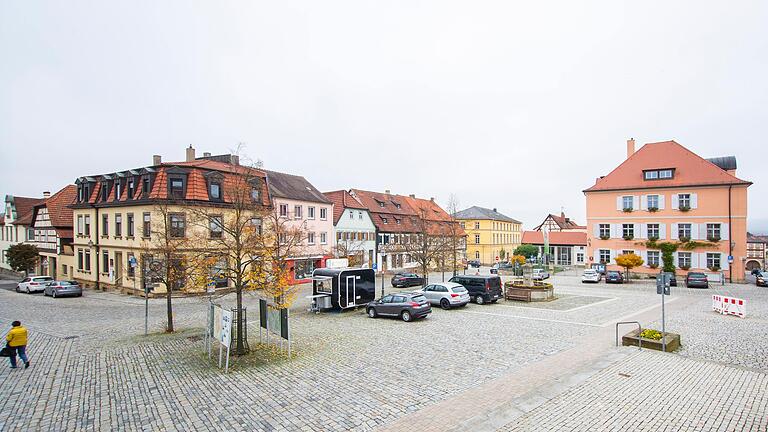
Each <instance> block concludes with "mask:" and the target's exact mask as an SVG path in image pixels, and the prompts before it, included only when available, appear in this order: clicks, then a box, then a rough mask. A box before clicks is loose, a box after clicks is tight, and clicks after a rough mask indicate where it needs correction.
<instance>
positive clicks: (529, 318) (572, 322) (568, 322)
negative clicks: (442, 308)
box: [462, 311, 602, 327]
mask: <svg viewBox="0 0 768 432" xmlns="http://www.w3.org/2000/svg"><path fill="white" fill-rule="evenodd" d="M462 313H469V314H477V315H490V316H498V317H503V318H518V319H526V320H531V321H545V322H551V323H559V324H572V325H582V326H588V327H602V326H601V325H598V324H589V323H583V322H575V321H563V320H555V319H547V318H534V317H527V316H521V315H506V314H497V313H491V312H475V311H462Z"/></svg>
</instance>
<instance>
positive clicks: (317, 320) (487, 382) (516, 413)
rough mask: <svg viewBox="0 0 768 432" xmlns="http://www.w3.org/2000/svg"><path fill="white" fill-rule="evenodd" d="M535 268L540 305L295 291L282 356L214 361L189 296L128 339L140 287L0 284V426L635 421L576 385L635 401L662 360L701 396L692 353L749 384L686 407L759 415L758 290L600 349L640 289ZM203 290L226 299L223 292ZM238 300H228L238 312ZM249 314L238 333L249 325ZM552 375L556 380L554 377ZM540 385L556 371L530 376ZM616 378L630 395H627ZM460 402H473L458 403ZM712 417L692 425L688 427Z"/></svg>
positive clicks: (354, 426) (634, 306)
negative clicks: (371, 314) (443, 303)
mask: <svg viewBox="0 0 768 432" xmlns="http://www.w3.org/2000/svg"><path fill="white" fill-rule="evenodd" d="M553 281H554V282H555V284H556V285H555V286H556V290H557V291H556V292H558V293H560V294H561V298H560V299H559V300H557V301H555V302H552V303H551V304H549V305H545V306H544V307H541V306H542V305H521V304H519V303H517V302H499V303H497V304H492V305H483V306H478V305H475V304H470V305H468V306H467V307H465V308H461V309H457V310H448V311H444V310H440V309H435V310H434V311H433V313H432V314H431V316H430V317H429V318H427V319H426V320H421V321H417V322H414V323H404V322H401V321H398V320H392V319H370V318H368V317H367V316H366V315H365V312H364V311H363V310H357V311H348V312H341V313H323V314H312V313H307V312H306V311H305V308H306V300H305V299H303V298H301V299H300V301H299V302H298V304H297V306H296V308H295V309H294V311H293V312H292V316H293V321H292V323H293V329H292V332H293V335H294V347H295V351H296V353H297V356H296V358H295V359H293V360H291V361H287V360H285V359H280V358H277V357H265V359H266V360H264V361H261V362H260V363H258V364H249V365H244V364H238V363H237V362H233V365H232V369H231V371H230V373H229V374H228V375H224V374H223V373H222V372H221V371H220V370H218V369H216V368H215V367H214V366H213V362H209V361H208V359H207V356H206V355H205V354H204V352H203V342H202V340H201V339H200V336H201V334H202V332H203V322H204V319H205V310H206V309H205V307H206V306H205V305H206V302H207V300H206V299H204V298H188V299H177V300H175V318H176V322H177V326H178V328H179V329H180V331H179V332H178V333H177V334H175V335H170V336H168V335H162V334H158V333H159V332H161V330H162V325H163V312H164V303H163V301H162V300H152V301H151V307H150V316H151V322H150V323H151V325H150V329H151V332H152V333H153V334H152V335H151V336H150V337H148V338H144V337H143V336H141V335H142V333H143V304H144V303H143V300H142V299H139V298H134V297H125V296H120V295H116V294H111V293H103V292H92V291H87V292H86V294H85V296H84V297H83V298H72V299H51V298H47V297H43V296H42V295H26V294H17V293H15V292H12V291H9V290H7V289H2V290H0V317H2V319H3V320H4V322H9V321H11V320H13V319H20V320H22V321H23V322H24V324H25V325H26V326H27V327H28V328H29V330H30V334H31V339H30V343H29V354H30V359H31V361H32V364H33V366H32V368H30V369H28V370H23V369H17V370H11V369H7V368H3V369H0V371H2V372H0V373H1V374H2V375H1V376H2V378H0V379H1V380H2V383H1V384H0V396H2V397H1V398H0V412H1V413H2V414H3V415H2V416H0V430H14V429H18V430H115V429H122V430H265V431H272V430H286V431H291V430H317V431H325V430H360V431H366V430H374V429H386V430H400V429H403V428H405V427H406V425H409V424H411V425H413V424H415V425H421V424H422V423H423V424H424V427H423V429H424V430H494V429H497V428H507V429H509V428H513V430H537V429H539V427H538V426H537V425H541V426H542V428H543V429H551V430H567V429H568V428H567V427H565V426H566V424H565V423H560V420H561V418H560V417H559V416H561V415H565V414H561V413H566V412H568V411H564V410H563V408H562V406H563V404H567V405H568V406H569V407H570V406H573V407H581V410H584V411H587V412H588V411H589V410H598V411H600V410H605V409H608V410H613V411H610V412H609V413H605V415H602V416H601V417H599V418H601V419H602V421H603V423H604V426H605V428H606V430H610V429H612V428H614V426H616V427H620V426H622V425H624V426H626V425H627V424H632V423H626V422H628V421H629V422H631V421H637V419H636V418H634V417H632V416H633V414H632V413H628V412H625V411H626V410H625V409H624V408H623V407H624V405H617V406H616V407H613V406H611V405H610V404H605V405H599V404H596V402H595V401H594V397H593V396H592V394H591V393H590V392H588V391H586V390H585V388H586V387H584V386H589V385H591V384H588V383H589V382H590V381H589V380H598V381H599V382H600V383H601V384H600V385H601V386H602V392H603V393H605V394H608V395H610V394H615V395H616V397H617V398H618V399H617V400H619V401H621V400H625V399H621V398H620V397H619V396H621V397H625V398H626V400H627V402H626V403H627V404H629V403H634V402H635V399H632V398H637V400H640V399H644V398H645V399H647V398H649V397H650V398H654V397H658V390H654V389H653V388H652V385H651V384H650V383H651V381H647V382H646V381H645V380H646V379H647V378H646V375H644V374H643V373H638V372H637V369H638V368H639V369H642V367H641V366H642V365H643V364H645V363H647V364H648V365H651V364H654V362H656V363H659V364H662V365H664V366H665V367H669V370H671V371H673V372H674V374H675V380H677V381H676V382H678V381H679V383H680V385H679V386H678V388H680V389H685V388H687V387H686V386H688V387H689V391H690V392H694V393H696V394H701V395H708V394H709V393H706V392H704V390H702V388H703V387H702V386H703V385H704V384H706V383H705V382H704V381H702V380H701V378H698V377H697V376H695V372H696V371H697V370H698V369H702V368H704V367H709V368H712V369H711V370H712V371H713V373H729V374H732V375H733V376H734V377H736V379H738V380H745V381H744V382H749V383H750V384H749V386H739V385H734V386H733V388H732V389H730V390H729V392H730V393H729V395H732V396H729V397H738V400H739V402H738V403H736V402H734V403H733V404H731V403H729V404H727V406H726V405H723V406H719V405H713V406H711V407H709V408H701V407H697V409H698V410H700V411H701V410H702V409H703V410H704V411H705V412H706V414H707V415H715V414H719V413H723V414H724V415H725V414H728V415H733V414H732V412H741V411H739V406H742V405H743V404H744V403H746V402H745V401H749V400H753V401H754V402H755V403H754V404H752V405H750V406H749V409H748V410H747V409H744V410H742V411H743V412H744V413H745V417H743V418H744V419H745V420H744V421H745V422H746V419H748V418H753V419H758V418H760V415H762V417H763V418H764V417H765V414H766V407H765V403H764V400H763V401H762V402H761V401H760V399H756V396H755V395H756V394H758V395H759V394H765V393H766V391H768V388H766V382H767V381H766V379H765V377H766V373H768V367H766V365H765V357H766V353H767V352H768V348H767V347H768V342H766V341H765V338H764V337H762V335H765V334H766V329H767V327H768V323H767V321H766V314H768V290H758V289H755V288H754V287H753V286H736V285H733V286H726V287H721V288H720V289H716V288H713V289H710V290H688V289H685V288H679V289H677V290H675V291H674V292H673V296H672V297H671V298H670V299H669V317H668V323H667V325H668V329H669V330H670V331H676V332H679V333H681V334H682V335H683V349H682V350H681V351H680V352H679V353H677V354H661V353H648V352H646V351H642V352H640V353H637V354H635V353H634V351H629V350H631V349H630V348H620V349H616V348H613V347H612V346H611V345H612V343H613V323H614V322H616V321H619V320H623V319H625V318H626V317H633V316H636V315H637V314H641V316H642V317H643V318H644V319H645V320H644V321H645V322H644V324H646V322H647V323H648V324H649V326H651V327H656V326H657V324H658V323H656V322H654V321H656V320H657V319H658V317H657V314H658V310H657V309H658V302H659V297H658V296H657V295H656V294H655V287H654V286H653V285H651V284H650V283H647V282H645V283H642V282H639V283H633V284H628V285H623V286H622V285H619V286H606V285H604V284H598V285H582V284H581V283H580V282H579V280H578V277H576V276H572V275H571V276H568V275H566V276H556V277H554V278H553ZM9 286H10V285H8V284H6V285H3V287H5V288H8V287H9ZM716 292H719V293H726V292H727V293H730V294H733V295H737V296H741V297H744V298H746V299H747V300H748V302H749V303H750V306H749V309H748V311H749V315H748V317H747V318H746V319H739V318H735V317H724V316H720V315H717V314H713V313H711V311H709V310H707V308H708V306H709V305H710V300H709V299H710V298H711V297H710V296H711V294H713V293H716ZM220 301H221V302H222V303H223V304H231V302H232V298H231V296H227V297H225V298H222V299H220ZM255 301H256V298H255V297H252V296H246V304H247V306H248V307H253V308H254V310H255ZM558 302H559V304H558ZM250 327H251V329H250V331H249V335H250V339H251V344H252V345H254V346H255V345H256V344H257V343H258V335H259V332H258V327H257V325H256V323H255V321H254V322H251V326H250ZM598 336H599V337H598ZM587 341H591V342H587ZM595 341H597V342H598V344H597V345H595V349H592V348H590V349H589V352H592V351H594V352H596V353H604V354H605V355H603V354H600V356H603V357H595V359H594V361H590V362H591V366H590V370H589V371H587V372H585V371H584V370H581V369H578V368H577V367H576V366H574V365H575V364H577V363H579V361H585V358H586V357H585V355H582V354H579V352H585V353H586V352H588V351H585V350H584V348H583V346H584V344H585V343H596V342H595ZM580 349H581V350H582V351H579V350H580ZM627 353H629V354H627ZM590 355H591V354H590ZM614 355H620V356H621V357H620V358H619V357H616V358H614V357H612V356H614ZM595 356H598V354H595ZM656 356H661V357H658V358H657V357H656ZM606 359H609V360H610V361H608V360H606ZM552 364H555V365H561V367H562V371H561V372H562V374H563V376H561V377H558V375H557V372H558V371H560V369H559V368H558V367H552V366H551V365H552ZM595 365H599V366H600V367H599V368H598V367H597V366H595ZM697 365H699V366H697ZM701 365H704V366H701ZM603 366H604V367H603ZM616 370H621V371H629V372H628V374H630V375H631V376H632V377H633V379H632V380H630V381H621V380H615V379H613V378H614V376H615V375H616V373H617V372H615V371H616ZM723 371H725V372H723ZM550 375H551V377H550ZM520 377H529V378H526V379H522V380H521V378H520ZM544 377H550V378H551V379H549V380H548V381H545V380H544ZM575 377H576V378H578V380H577V379H576V378H575ZM606 377H611V379H608V378H606ZM537 381H541V383H539V382H537ZM571 381H573V382H571ZM638 381H640V382H639V383H638V385H630V384H628V383H630V382H631V383H635V382H638ZM565 382H568V383H569V384H568V386H565V387H564V386H563V383H565ZM737 382H740V381H737ZM552 383H559V384H557V385H556V386H555V387H552V388H551V389H550V390H546V389H547V388H549V387H548V386H551V385H552ZM627 385H630V387H632V391H633V393H631V394H627V391H628V390H627V388H626V386H627ZM496 388H498V389H500V390H493V392H492V393H489V394H487V395H486V396H485V397H484V400H485V399H487V400H486V401H485V402H484V403H485V405H483V404H478V403H477V400H476V398H477V394H478V393H479V394H482V392H483V391H485V389H496ZM533 391H539V392H541V393H539V394H536V395H532V394H531V392H533ZM612 392H613V393H612ZM697 392H698V393H697ZM702 392H703V393H702ZM674 397H677V398H684V397H685V395H684V394H683V393H680V394H679V395H676V396H674ZM701 397H705V396H701ZM558 398H559V399H558ZM651 400H652V399H651ZM682 401H683V399H680V400H679V401H677V402H676V403H683V402H682ZM673 402H674V401H673ZM465 406H466V407H473V406H474V407H475V410H476V411H475V412H473V411H472V409H471V408H466V409H465V408H461V407H465ZM681 406H682V407H685V404H683V405H681ZM457 407H459V408H457ZM601 407H602V408H601ZM614 408H615V410H614ZM574 409H575V408H574ZM681 409H682V408H681ZM750 416H751V417H750ZM633 418H634V420H632V419H633ZM441 419H442V420H441ZM548 419H551V421H553V422H554V423H548V421H549V420H548ZM507 420H508V421H507ZM659 421H662V423H663V424H667V423H664V422H663V420H659V419H658V418H656V419H651V420H650V423H647V424H648V425H658V424H659V423H658V422H659ZM738 421H739V420H738V419H737V420H736V422H737V423H738ZM420 422H421V423H420ZM585 424H588V423H585ZM669 424H673V423H669ZM674 424H677V423H674ZM681 424H682V423H681ZM698 424H699V423H685V424H683V426H685V427H688V426H690V425H694V426H695V425H698ZM712 424H714V423H707V422H705V423H703V425H704V430H706V429H707V428H709V426H710V425H712ZM744 424H745V425H747V423H744ZM749 424H754V425H756V426H757V427H759V426H760V425H761V423H760V422H759V421H752V423H749ZM545 426H546V427H545ZM681 427H682V426H681ZM718 427H719V426H718ZM520 428H523V429H520ZM649 430H650V429H649ZM713 430H717V428H714V429H713ZM756 430H759V429H756Z"/></svg>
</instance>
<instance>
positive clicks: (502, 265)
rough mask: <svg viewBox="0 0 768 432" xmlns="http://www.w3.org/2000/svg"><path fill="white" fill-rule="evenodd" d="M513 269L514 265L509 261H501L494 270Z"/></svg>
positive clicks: (495, 265)
mask: <svg viewBox="0 0 768 432" xmlns="http://www.w3.org/2000/svg"><path fill="white" fill-rule="evenodd" d="M513 267H514V265H512V263H511V262H509V261H499V262H497V263H496V264H494V265H493V268H495V269H497V270H504V269H511V268H513Z"/></svg>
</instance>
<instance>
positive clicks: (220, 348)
mask: <svg viewBox="0 0 768 432" xmlns="http://www.w3.org/2000/svg"><path fill="white" fill-rule="evenodd" d="M223 348H224V344H219V368H221V351H222V349H223ZM227 351H229V349H227Z"/></svg>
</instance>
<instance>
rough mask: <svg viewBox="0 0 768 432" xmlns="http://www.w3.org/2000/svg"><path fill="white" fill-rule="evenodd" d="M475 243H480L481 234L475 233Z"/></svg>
mask: <svg viewBox="0 0 768 432" xmlns="http://www.w3.org/2000/svg"><path fill="white" fill-rule="evenodd" d="M475 244H480V234H475Z"/></svg>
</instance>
